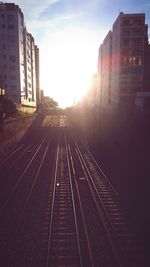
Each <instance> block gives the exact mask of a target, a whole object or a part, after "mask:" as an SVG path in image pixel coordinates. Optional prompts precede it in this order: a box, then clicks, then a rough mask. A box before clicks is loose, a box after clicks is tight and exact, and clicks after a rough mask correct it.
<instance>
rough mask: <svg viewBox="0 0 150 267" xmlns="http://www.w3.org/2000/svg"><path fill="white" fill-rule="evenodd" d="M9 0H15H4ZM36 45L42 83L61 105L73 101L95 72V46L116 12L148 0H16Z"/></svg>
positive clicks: (143, 7) (149, 4) (146, 6)
mask: <svg viewBox="0 0 150 267" xmlns="http://www.w3.org/2000/svg"><path fill="white" fill-rule="evenodd" d="M6 2H13V1H6ZM15 4H18V5H19V6H20V7H21V9H22V12H23V14H24V18H25V23H26V26H27V30H28V31H29V32H30V33H31V34H32V35H33V36H34V38H35V42H36V44H37V45H38V47H39V49H40V71H41V88H42V89H44V91H45V95H50V96H51V97H53V98H54V99H55V100H57V101H58V102H59V103H60V106H66V105H71V104H73V102H74V100H76V101H77V100H78V99H79V97H80V95H81V92H82V93H84V91H85V90H86V89H87V87H88V84H89V79H90V76H91V75H92V74H94V73H95V72H96V68H97V57H98V48H99V45H100V44H101V43H102V41H103V39H104V37H105V36H106V34H107V32H108V31H109V30H111V28H112V24H113V23H114V21H115V20H116V18H117V16H118V15H119V12H121V11H122V12H124V13H139V12H140V13H143V12H144V13H145V14H146V23H147V24H149V27H150V1H149V0H122V1H121V0H41V1H38V0H26V1H25V0H18V1H15Z"/></svg>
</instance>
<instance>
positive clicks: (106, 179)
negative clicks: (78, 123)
mask: <svg viewBox="0 0 150 267" xmlns="http://www.w3.org/2000/svg"><path fill="white" fill-rule="evenodd" d="M79 139H80V142H81V143H82V144H83V146H84V148H85V149H86V151H87V153H88V154H89V155H90V157H91V158H92V160H93V161H94V163H95V165H96V166H97V168H98V169H99V171H100V172H101V173H102V175H103V177H104V178H105V181H107V183H108V184H109V186H110V187H111V188H112V190H113V191H114V193H115V194H116V196H117V197H118V198H119V199H120V195H119V193H118V192H117V191H116V189H115V188H114V186H113V185H112V184H111V183H110V181H109V179H108V178H107V176H106V174H105V173H104V171H103V170H102V169H101V168H100V166H99V164H98V163H97V161H96V160H95V158H94V157H93V155H92V154H91V152H90V150H89V148H88V147H87V145H86V144H85V142H83V140H82V139H81V137H79ZM75 142H76V143H77V140H75Z"/></svg>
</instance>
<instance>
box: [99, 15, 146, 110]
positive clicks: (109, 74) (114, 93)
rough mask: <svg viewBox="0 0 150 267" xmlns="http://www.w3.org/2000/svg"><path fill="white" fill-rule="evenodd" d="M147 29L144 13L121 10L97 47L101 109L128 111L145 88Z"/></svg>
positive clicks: (132, 107)
mask: <svg viewBox="0 0 150 267" xmlns="http://www.w3.org/2000/svg"><path fill="white" fill-rule="evenodd" d="M147 28H148V27H147V25H146V24H145V14H143V13H142V14H124V13H123V12H121V13H120V14H119V16H118V18H117V19H116V21H115V23H114V24H113V29H112V31H110V32H109V33H108V34H107V36H106V38H105V39H104V41H103V44H102V45H101V46H100V49H99V59H98V90H99V97H100V108H101V111H110V110H111V111H112V110H118V109H119V110H127V111H132V110H133V109H134V105H135V97H136V93H137V92H143V91H144V90H145V85H144V77H146V75H147V74H146V72H144V71H145V69H144V66H145V62H144V59H145V51H147V48H148V34H147ZM148 51H149V50H148ZM148 53H149V52H148ZM147 64H149V61H148V62H147ZM147 77H148V75H147Z"/></svg>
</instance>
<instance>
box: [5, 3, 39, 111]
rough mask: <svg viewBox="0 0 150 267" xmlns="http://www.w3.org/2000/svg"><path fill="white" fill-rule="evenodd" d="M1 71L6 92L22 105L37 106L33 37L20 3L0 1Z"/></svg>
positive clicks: (30, 107) (25, 108)
mask: <svg viewBox="0 0 150 267" xmlns="http://www.w3.org/2000/svg"><path fill="white" fill-rule="evenodd" d="M0 40H1V42H0V75H1V77H2V78H1V83H2V87H3V88H4V89H5V92H6V95H7V96H8V97H9V98H10V99H12V100H13V101H14V102H15V103H16V104H17V105H18V106H19V107H20V108H21V109H23V110H28V111H30V112H32V111H34V110H35V109H36V88H37V85H36V67H35V44H34V38H33V37H32V35H31V34H29V33H28V32H27V30H26V28H25V24H24V16H23V13H22V11H21V9H20V8H19V6H18V5H15V4H13V3H2V2H0Z"/></svg>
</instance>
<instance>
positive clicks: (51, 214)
mask: <svg viewBox="0 0 150 267" xmlns="http://www.w3.org/2000/svg"><path fill="white" fill-rule="evenodd" d="M34 134H35V131H34V132H33V135H31V136H28V137H29V139H28V138H27V140H25V143H23V144H22V145H20V146H19V147H18V148H16V149H15V150H14V151H12V152H11V154H10V155H8V156H7V157H5V158H4V161H3V162H2V165H1V166H0V168H1V170H2V172H3V176H2V178H1V180H0V182H1V188H2V190H1V191H4V192H6V193H2V194H1V196H0V215H1V216H0V262H2V263H3V266H4V267H10V266H14V267H20V266H21V267H55V266H58V267H64V266H68V267H81V266H82V267H100V266H102V267H106V266H107V267H148V265H147V264H146V260H145V259H144V258H143V251H142V247H141V246H140V245H138V242H137V240H136V236H135V235H134V234H133V232H132V228H131V225H130V224H129V222H128V220H127V219H126V214H125V212H124V211H123V209H122V207H121V201H120V198H119V195H118V194H117V192H116V191H115V189H114V188H113V186H112V185H111V184H110V183H109V180H108V179H107V177H106V176H105V174H104V173H103V171H102V170H101V169H100V167H99V166H98V164H97V163H96V161H95V160H94V158H93V157H92V155H91V153H90V151H89V150H88V148H87V146H86V145H85V144H84V143H83V141H82V140H81V139H80V138H79V137H77V136H75V135H74V133H73V131H72V130H71V129H70V128H69V124H68V122H67V120H66V118H65V117H64V116H63V117H61V116H60V117H54V116H47V117H46V118H45V120H44V121H43V123H42V125H41V127H39V132H38V136H39V137H38V138H37V139H36V141H35V138H34ZM32 142H33V143H32ZM7 163H8V164H9V166H10V168H9V169H8V168H7ZM18 166H19V168H18ZM12 173H13V179H11V178H12V176H11V175H12ZM8 182H9V185H8V187H7V184H8ZM10 218H11V219H10Z"/></svg>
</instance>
